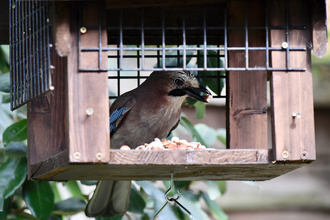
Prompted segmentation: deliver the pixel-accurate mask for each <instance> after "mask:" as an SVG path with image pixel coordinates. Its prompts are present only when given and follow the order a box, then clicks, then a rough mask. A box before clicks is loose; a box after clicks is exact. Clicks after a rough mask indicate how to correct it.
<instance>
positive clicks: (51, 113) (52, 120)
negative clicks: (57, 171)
mask: <svg viewBox="0 0 330 220" xmlns="http://www.w3.org/2000/svg"><path fill="white" fill-rule="evenodd" d="M51 64H52V65H53V66H54V67H55V69H54V70H53V76H56V77H53V79H52V82H53V86H54V90H53V91H51V92H48V93H47V94H45V95H43V96H41V97H38V98H36V99H34V100H32V101H31V102H29V103H28V104H27V109H28V112H27V118H28V177H29V178H31V177H33V174H34V172H35V169H34V168H32V167H33V166H34V164H38V163H41V162H43V161H45V160H47V159H48V158H50V157H52V156H54V155H57V154H59V153H61V152H63V151H66V150H67V145H66V144H67V136H66V131H67V130H66V128H67V127H66V120H67V115H66V111H67V106H66V104H67V97H66V91H67V90H66V84H65V78H66V68H67V65H66V59H65V58H60V57H59V56H58V55H57V53H56V51H55V50H52V61H51ZM62 160H66V161H67V162H68V157H67V156H66V157H65V156H64V158H63V159H62ZM62 165H63V164H53V169H54V168H58V167H59V166H62ZM48 172H49V170H48Z"/></svg>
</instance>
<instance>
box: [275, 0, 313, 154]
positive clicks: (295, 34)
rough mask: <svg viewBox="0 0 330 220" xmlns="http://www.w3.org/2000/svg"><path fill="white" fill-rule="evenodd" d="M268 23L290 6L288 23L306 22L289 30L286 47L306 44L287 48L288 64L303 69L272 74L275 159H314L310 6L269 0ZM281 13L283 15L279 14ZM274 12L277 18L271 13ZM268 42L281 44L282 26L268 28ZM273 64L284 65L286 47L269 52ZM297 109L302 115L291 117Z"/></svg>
mask: <svg viewBox="0 0 330 220" xmlns="http://www.w3.org/2000/svg"><path fill="white" fill-rule="evenodd" d="M269 2H270V4H271V5H270V7H271V8H272V9H273V10H272V12H271V13H270V21H271V22H272V23H271V25H284V24H285V16H286V10H289V21H290V24H289V25H291V26H307V29H306V30H290V31H289V47H306V49H307V50H306V51H290V52H289V59H290V60H289V62H290V64H289V65H290V67H291V68H294V67H297V68H304V67H306V68H307V70H306V71H288V72H285V71H277V72H273V73H272V76H271V102H272V115H273V116H272V117H273V119H272V123H273V148H274V154H275V156H274V157H275V158H274V159H275V160H277V161H281V160H282V161H283V160H304V159H308V160H315V134H314V110H313V84H312V72H311V51H310V48H309V42H311V32H310V26H308V14H309V10H308V7H307V5H306V4H307V2H306V1H298V0H292V1H290V4H287V1H276V2H274V1H269ZM278 15H283V16H278ZM274 16H276V19H272V17H274ZM270 35H271V46H273V47H281V44H282V42H285V41H286V38H285V30H271V33H270ZM271 59H272V63H273V65H275V64H276V65H279V66H281V67H285V65H286V64H285V61H286V53H285V51H279V52H272V53H271ZM293 113H300V114H301V118H294V117H293V116H292V115H293Z"/></svg>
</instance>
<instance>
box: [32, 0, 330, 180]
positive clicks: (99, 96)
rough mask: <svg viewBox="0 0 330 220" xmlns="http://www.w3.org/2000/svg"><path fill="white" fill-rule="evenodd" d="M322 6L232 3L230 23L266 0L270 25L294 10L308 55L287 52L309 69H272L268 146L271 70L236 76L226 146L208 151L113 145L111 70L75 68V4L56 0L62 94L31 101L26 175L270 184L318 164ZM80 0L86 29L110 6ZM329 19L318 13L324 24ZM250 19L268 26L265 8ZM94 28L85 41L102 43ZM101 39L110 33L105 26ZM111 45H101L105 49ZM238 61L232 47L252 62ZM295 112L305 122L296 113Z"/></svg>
mask: <svg viewBox="0 0 330 220" xmlns="http://www.w3.org/2000/svg"><path fill="white" fill-rule="evenodd" d="M261 2H262V4H260V3H261ZM315 2H317V3H318V4H317V5H319V6H320V5H321V6H322V4H323V3H321V1H307V0H306V1H298V0H291V1H290V3H289V4H287V1H284V0H282V1H271V0H268V1H249V2H248V3H246V2H244V1H229V6H228V9H229V13H230V21H229V22H231V24H232V25H241V24H239V23H235V22H237V19H236V18H238V17H239V16H241V15H242V13H241V12H240V10H242V9H243V8H245V7H250V8H251V9H253V10H256V11H264V7H265V6H266V5H268V7H271V8H272V10H270V11H271V12H272V13H271V14H270V17H269V19H270V22H274V23H273V24H274V25H275V23H276V22H278V24H281V23H280V22H281V19H280V18H281V16H283V13H284V9H285V8H287V7H288V8H289V10H290V16H291V17H290V21H292V22H294V23H295V22H297V23H296V24H295V25H306V26H307V29H306V30H298V31H295V32H292V33H290V34H291V38H290V39H291V40H290V44H293V45H295V46H306V47H307V48H308V49H307V51H305V52H299V53H296V52H290V60H291V62H292V63H295V64H297V65H303V66H306V67H307V71H303V72H273V73H268V75H269V78H270V82H271V103H272V106H271V112H272V116H271V117H272V120H271V121H272V129H273V132H272V133H273V137H272V140H273V149H267V114H266V112H267V98H266V94H267V93H266V92H267V91H266V83H267V72H266V71H232V72H230V73H229V77H228V81H227V82H228V88H227V93H228V94H229V96H228V97H229V98H228V107H229V111H228V117H227V120H228V129H227V130H228V131H229V132H228V140H227V142H228V143H229V146H228V147H229V149H226V150H205V151H185V150H184V151H182V150H178V151H134V150H131V151H120V150H110V151H109V143H110V139H109V125H108V117H109V113H108V112H109V106H108V91H107V90H108V87H107V74H106V72H79V71H78V62H77V56H78V55H77V47H78V41H77V39H78V33H77V30H78V28H79V27H78V26H77V25H78V24H77V23H76V21H77V13H76V7H77V3H75V2H60V3H59V2H57V3H56V7H54V9H55V10H54V14H55V16H56V17H55V21H56V22H55V23H54V25H53V26H54V41H55V46H56V50H57V51H55V50H54V52H53V60H52V63H53V65H54V66H55V70H54V73H53V75H54V79H55V80H54V87H55V90H54V91H53V93H52V94H47V95H45V96H42V97H40V98H38V99H35V100H33V101H32V102H31V103H29V104H28V144H29V148H28V149H29V150H28V163H29V164H28V167H29V179H36V180H56V181H66V180H103V179H115V180H129V179H134V180H156V179H157V180H164V179H169V177H170V173H171V172H173V173H174V178H175V180H206V179H207V180H267V179H271V178H274V177H277V176H279V175H282V174H284V173H287V172H289V171H291V170H293V169H296V168H298V167H301V166H303V165H305V164H308V163H310V162H312V161H313V160H315V138H314V121H313V97H312V81H311V60H310V48H309V47H308V46H309V45H308V43H307V42H310V41H312V40H314V39H315V41H316V42H319V45H323V44H322V42H321V41H322V40H320V38H317V36H319V35H322V36H323V35H324V34H325V33H324V29H322V27H320V26H318V27H317V28H318V29H322V30H323V32H319V33H316V32H312V27H313V30H314V26H311V25H312V24H314V23H315V24H316V23H317V22H315V21H314V20H311V19H309V16H307V15H308V14H311V15H312V14H314V13H316V12H315V11H316V10H311V11H309V10H308V8H309V5H310V4H312V3H315ZM79 4H84V6H83V8H84V9H83V13H84V16H83V19H86V21H88V22H89V25H97V22H98V19H99V17H98V13H100V11H99V9H100V6H102V5H100V4H104V2H102V1H100V2H99V3H95V2H94V3H93V4H91V3H88V2H83V3H79ZM109 4H110V3H109V2H107V7H111V4H110V6H109ZM114 7H115V6H114ZM318 8H321V9H322V7H318ZM302 11H303V12H304V13H301V12H302ZM243 14H244V13H243ZM313 18H315V17H313ZM323 18H324V17H322V16H321V18H320V16H318V17H317V19H320V20H322V19H323ZM249 20H251V22H252V23H251V24H253V25H261V24H260V23H259V22H263V21H260V19H259V18H258V13H256V14H255V15H254V16H253V17H251V18H249ZM299 22H302V23H299ZM317 24H319V23H317ZM281 31H282V30H272V31H271V32H270V37H271V44H272V45H274V46H280V45H281V44H282V43H283V39H282V36H283V34H282V33H281ZM95 34H96V33H95V32H93V31H87V32H86V33H85V34H84V35H83V36H82V38H81V43H82V44H84V45H90V44H93V43H95V41H93V39H95ZM228 34H229V36H231V37H230V39H231V40H230V42H228V43H229V44H230V45H240V44H241V43H242V39H241V38H240V35H239V34H238V33H237V31H230V32H229V33H228ZM252 34H253V35H254V38H251V39H250V40H249V44H250V45H253V46H259V44H264V42H263V41H264V38H263V37H262V35H261V33H260V32H259V31H258V30H253V31H252ZM102 35H106V32H105V31H103V32H102ZM294 36H298V37H294ZM301 36H302V38H301ZM312 37H313V38H312ZM102 39H106V37H102ZM106 43H107V42H105V41H102V44H103V45H106ZM91 46H92V45H91ZM317 50H318V52H319V54H322V53H323V52H324V48H323V46H319V47H318V49H317ZM60 56H63V57H60ZM91 56H93V55H91ZM103 56H104V58H103V59H102V60H103V63H102V64H101V65H106V58H105V57H106V54H105V53H103V54H102V57H103ZM250 56H251V57H252V58H251V59H250V63H249V65H251V66H253V65H258V63H259V62H262V59H263V57H262V56H263V55H262V54H261V53H257V52H256V53H254V54H250ZM270 56H271V61H272V62H273V64H275V65H283V64H282V63H280V62H279V60H280V59H281V60H283V56H285V53H282V52H277V51H273V52H271V53H270ZM89 57H90V55H89ZM240 57H242V54H241V53H240V52H237V51H233V52H231V53H230V54H229V59H230V60H229V63H235V62H236V63H238V64H239V65H243V66H244V65H245V63H240V62H241V61H240V60H241V59H240ZM82 60H83V62H84V65H86V66H89V67H93V66H95V65H97V64H96V63H95V62H94V61H92V62H88V60H91V59H89V58H87V57H86V59H85V58H84V57H82ZM84 60H85V61H86V62H85V61H84ZM260 60H261V61H260ZM256 94H257V95H258V96H256ZM297 112H298V113H300V114H301V116H302V117H301V118H298V117H297V116H296V117H293V116H292V113H297ZM251 127H252V128H253V129H251Z"/></svg>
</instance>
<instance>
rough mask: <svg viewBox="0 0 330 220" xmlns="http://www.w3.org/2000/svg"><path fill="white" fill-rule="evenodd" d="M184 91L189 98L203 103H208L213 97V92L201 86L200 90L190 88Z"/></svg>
mask: <svg viewBox="0 0 330 220" xmlns="http://www.w3.org/2000/svg"><path fill="white" fill-rule="evenodd" d="M184 90H185V91H186V93H187V95H188V96H190V97H192V98H194V99H197V100H199V101H202V102H207V98H208V97H209V96H210V95H211V92H210V91H209V90H207V89H206V88H205V87H203V86H199V88H195V87H188V88H184ZM205 94H206V95H205ZM203 95H204V96H203Z"/></svg>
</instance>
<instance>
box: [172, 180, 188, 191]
mask: <svg viewBox="0 0 330 220" xmlns="http://www.w3.org/2000/svg"><path fill="white" fill-rule="evenodd" d="M190 183H191V181H174V186H175V188H177V189H188V187H189V185H190Z"/></svg>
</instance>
